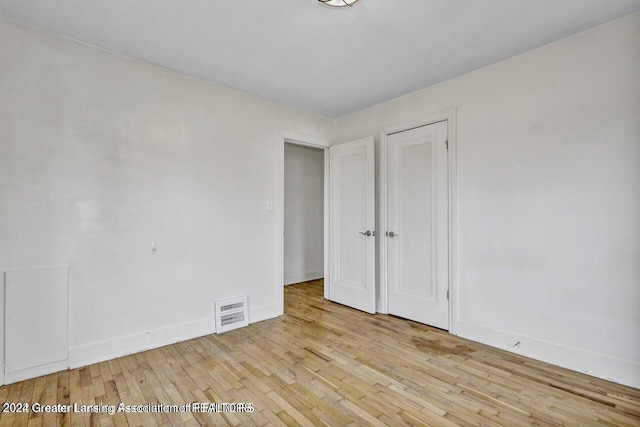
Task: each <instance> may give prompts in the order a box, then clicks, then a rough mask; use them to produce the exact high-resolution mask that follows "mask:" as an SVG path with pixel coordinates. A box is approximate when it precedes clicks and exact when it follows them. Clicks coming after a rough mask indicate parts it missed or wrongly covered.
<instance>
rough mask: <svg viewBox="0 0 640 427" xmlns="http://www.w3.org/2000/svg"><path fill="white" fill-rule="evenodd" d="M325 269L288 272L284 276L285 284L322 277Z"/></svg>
mask: <svg viewBox="0 0 640 427" xmlns="http://www.w3.org/2000/svg"><path fill="white" fill-rule="evenodd" d="M322 277H324V270H317V271H307V272H306V273H295V274H287V275H286V276H284V285H285V286H287V285H293V284H294V283H301V282H308V281H309V280H317V279H322Z"/></svg>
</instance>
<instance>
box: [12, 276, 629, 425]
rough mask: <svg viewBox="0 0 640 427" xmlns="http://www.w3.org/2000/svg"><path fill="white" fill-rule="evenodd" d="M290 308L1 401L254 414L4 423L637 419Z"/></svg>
mask: <svg viewBox="0 0 640 427" xmlns="http://www.w3.org/2000/svg"><path fill="white" fill-rule="evenodd" d="M285 312H286V314H285V315H284V316H281V317H279V318H277V319H272V320H268V321H265V322H260V323H256V324H253V325H250V326H249V327H247V328H243V329H239V330H236V331H231V332H227V333H225V334H220V335H210V336H206V337H202V338H198V339H194V340H190V341H186V342H182V343H178V344H174V345H171V346H167V347H163V348H159V349H155V350H151V351H147V352H144V353H138V354H133V355H130V356H126V357H121V358H118V359H114V360H110V361H108V362H103V363H99V364H95V365H91V366H88V367H85V368H80V369H74V370H71V371H65V372H61V373H57V374H52V375H48V376H44V377H40V378H36V379H32V380H28V381H24V382H20V383H16V384H11V385H8V386H4V387H1V388H0V402H2V403H5V402H13V403H17V402H28V403H33V402H38V403H41V404H56V403H62V404H66V405H68V404H73V403H77V404H78V405H81V404H114V405H118V404H120V403H121V402H122V403H125V404H128V405H133V404H147V403H164V404H168V405H183V404H185V403H187V402H218V403H221V402H252V403H253V405H254V408H255V410H254V412H252V413H240V412H236V413H212V414H205V413H162V414H145V415H142V414H132V413H128V414H125V413H116V414H115V415H113V416H112V415H108V414H105V413H93V414H82V413H71V414H42V413H39V414H36V413H33V412H30V413H2V414H0V425H1V426H32V425H33V426H40V425H43V426H50V425H51V426H53V425H95V426H112V425H114V426H126V425H129V426H156V425H185V426H197V425H228V424H229V425H330V426H347V425H352V426H363V425H374V426H382V425H392V426H397V425H417V426H421V425H435V426H453V425H473V426H477V425H504V426H518V425H531V424H536V425H576V426H586V425H620V426H640V391H639V390H636V389H632V388H628V387H623V386H620V385H617V384H614V383H610V382H607V381H603V380H600V379H597V378H593V377H589V376H586V375H582V374H578V373H575V372H572V371H568V370H565V369H561V368H558V367H555V366H552V365H548V364H546V363H542V362H538V361H535V360H531V359H527V358H525V357H521V356H517V355H513V354H511V353H508V352H504V351H501V350H496V349H493V348H491V347H488V346H484V345H481V344H477V343H473V342H470V341H466V340H464V339H460V338H457V337H454V336H452V335H449V334H447V333H446V332H443V331H440V330H437V329H434V328H430V327H427V326H424V325H420V324H417V323H414V322H410V321H406V320H402V319H398V318H395V317H392V316H384V315H375V316H372V315H368V314H364V313H361V312H358V311H355V310H352V309H349V308H346V307H343V306H341V305H338V304H334V303H331V302H328V301H325V300H323V298H322V281H314V282H307V283H304V284H299V285H293V286H287V287H286V290H285Z"/></svg>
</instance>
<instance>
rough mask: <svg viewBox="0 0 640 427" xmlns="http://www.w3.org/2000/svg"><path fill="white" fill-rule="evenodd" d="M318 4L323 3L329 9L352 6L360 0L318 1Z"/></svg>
mask: <svg viewBox="0 0 640 427" xmlns="http://www.w3.org/2000/svg"><path fill="white" fill-rule="evenodd" d="M318 1H319V2H320V3H324V4H326V5H327V6H331V7H345V6H349V7H351V6H353V5H354V4H356V3H358V2H359V1H360V0H318Z"/></svg>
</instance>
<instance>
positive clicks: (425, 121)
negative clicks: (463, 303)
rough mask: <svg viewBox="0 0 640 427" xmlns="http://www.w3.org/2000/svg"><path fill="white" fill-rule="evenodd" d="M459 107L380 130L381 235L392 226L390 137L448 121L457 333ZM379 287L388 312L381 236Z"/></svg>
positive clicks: (452, 311) (453, 324) (452, 307)
mask: <svg viewBox="0 0 640 427" xmlns="http://www.w3.org/2000/svg"><path fill="white" fill-rule="evenodd" d="M456 119H457V111H456V108H455V107H451V108H447V109H445V110H442V111H437V112H434V113H431V114H425V115H420V116H417V117H413V118H410V119H407V120H403V121H400V122H397V123H393V124H391V125H389V126H386V127H384V128H383V129H382V131H381V132H380V169H379V170H378V173H379V174H380V175H379V176H380V186H379V189H380V191H379V195H380V209H379V218H380V228H379V230H380V233H379V234H380V235H383V234H384V233H385V232H386V231H387V230H388V224H387V217H388V215H387V196H388V195H387V167H388V164H387V160H388V159H387V146H388V142H387V139H388V137H389V135H392V134H394V133H398V132H403V131H406V130H411V129H414V128H417V127H422V126H427V125H430V124H434V123H438V122H442V121H446V122H447V130H448V141H449V142H448V164H447V166H448V181H449V185H448V202H447V207H448V219H449V221H448V224H449V226H448V229H447V238H448V240H449V254H448V255H449V266H448V273H449V332H450V333H452V334H455V335H457V329H458V328H457V322H458V319H459V317H458V312H457V310H458V304H457V295H458V292H457V289H458V271H457V269H458V216H457V194H458V185H457V132H456V131H457V122H456ZM379 261H380V263H379V266H380V267H379V268H380V270H379V278H380V279H379V289H380V304H379V307H380V310H378V311H379V312H381V313H388V312H389V306H388V298H387V295H388V283H387V239H386V238H381V239H380V260H379Z"/></svg>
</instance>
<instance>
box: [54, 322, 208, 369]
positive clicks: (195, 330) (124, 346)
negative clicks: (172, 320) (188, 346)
mask: <svg viewBox="0 0 640 427" xmlns="http://www.w3.org/2000/svg"><path fill="white" fill-rule="evenodd" d="M215 332H216V326H215V317H208V318H206V319H202V320H196V321H194V322H187V323H182V324H179V325H172V326H168V327H166V328H161V329H155V330H152V331H147V332H140V333H136V334H132V335H127V336H123V337H118V338H113V339H109V340H105V341H99V342H95V343H91V344H86V345H80V346H76V347H71V348H70V349H69V367H70V368H71V369H74V368H79V367H81V366H87V365H91V364H94V363H98V362H104V361H105V360H111V359H115V358H117V357H122V356H126V355H127V354H133V353H139V352H141V351H146V350H151V349H154V348H158V347H163V346H165V345H169V344H174V343H177V342H180V341H186V340H190V339H193V338H198V337H202V336H205V335H210V334H213V333H215ZM65 368H66V366H65Z"/></svg>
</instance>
